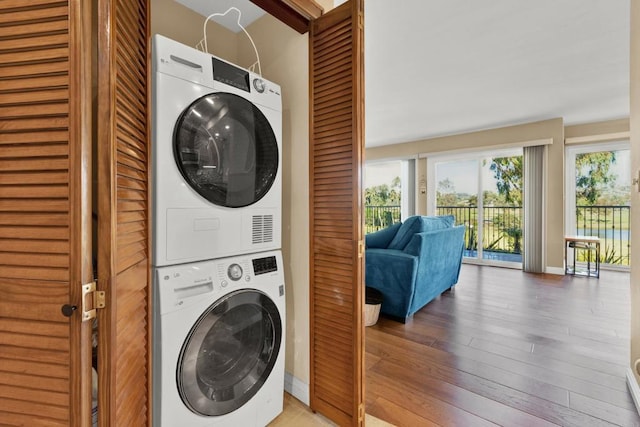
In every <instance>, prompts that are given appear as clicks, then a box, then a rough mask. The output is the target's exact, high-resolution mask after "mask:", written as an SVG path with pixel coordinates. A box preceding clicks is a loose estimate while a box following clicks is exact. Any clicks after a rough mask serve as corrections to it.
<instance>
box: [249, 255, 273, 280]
mask: <svg viewBox="0 0 640 427" xmlns="http://www.w3.org/2000/svg"><path fill="white" fill-rule="evenodd" d="M272 271H278V264H277V263H276V257H274V256H270V257H266V258H256V259H254V260H253V272H254V273H255V275H256V276H257V275H259V274H266V273H271V272H272Z"/></svg>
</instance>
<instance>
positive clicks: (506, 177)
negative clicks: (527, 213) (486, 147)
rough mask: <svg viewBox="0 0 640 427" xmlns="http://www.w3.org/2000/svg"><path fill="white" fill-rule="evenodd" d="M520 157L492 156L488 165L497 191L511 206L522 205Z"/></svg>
mask: <svg viewBox="0 0 640 427" xmlns="http://www.w3.org/2000/svg"><path fill="white" fill-rule="evenodd" d="M522 157H523V156H512V157H494V158H493V159H491V165H490V166H489V169H490V170H491V171H493V176H494V177H495V179H496V181H497V182H496V186H497V187H498V193H499V194H500V195H501V196H502V197H504V200H505V202H507V203H508V204H510V205H512V206H522Z"/></svg>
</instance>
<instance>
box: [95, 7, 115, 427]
mask: <svg viewBox="0 0 640 427" xmlns="http://www.w3.org/2000/svg"><path fill="white" fill-rule="evenodd" d="M113 3H114V2H112V1H111V0H98V114H97V122H98V123H96V125H97V128H98V131H97V135H98V186H99V191H98V195H97V197H98V277H97V287H98V289H99V290H104V291H105V292H106V304H107V307H108V309H106V310H101V311H100V312H99V313H98V324H99V327H100V329H99V334H98V378H99V381H100V382H99V385H98V387H99V389H98V408H100V409H99V411H98V425H101V426H107V425H111V424H110V420H112V419H115V409H114V402H115V400H116V398H115V396H114V393H115V383H116V378H115V375H116V370H115V369H112V366H111V365H110V363H111V352H110V349H109V346H110V343H112V342H114V341H115V334H116V328H115V325H114V323H115V319H114V315H115V313H114V312H113V310H112V308H113V304H114V301H113V299H114V296H113V295H112V293H111V292H110V291H109V290H110V289H111V288H112V283H113V277H112V272H113V271H115V233H116V226H115V221H116V215H115V212H116V198H115V169H116V165H115V164H114V162H115V160H114V159H115V158H116V150H115V147H114V145H113V144H112V143H111V141H112V139H113V134H112V128H111V126H110V123H112V122H113V120H114V112H113V109H112V108H111V105H112V103H113V102H114V98H115V94H114V92H115V87H114V84H113V81H114V79H115V76H114V70H113V67H112V66H111V64H112V63H113V55H114V54H113V51H112V49H113V40H112V37H113V33H112V32H111V30H112V25H111V23H112V19H113V18H112V16H113V8H114V7H115V6H114V4H113Z"/></svg>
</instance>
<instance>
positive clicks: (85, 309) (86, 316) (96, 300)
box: [82, 280, 106, 322]
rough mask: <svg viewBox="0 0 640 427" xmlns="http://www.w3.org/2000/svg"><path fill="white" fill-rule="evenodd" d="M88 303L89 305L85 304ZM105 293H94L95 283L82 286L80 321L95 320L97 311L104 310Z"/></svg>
mask: <svg viewBox="0 0 640 427" xmlns="http://www.w3.org/2000/svg"><path fill="white" fill-rule="evenodd" d="M87 301H88V302H89V303H90V305H89V304H88V303H87ZM105 305H106V303H105V293H104V291H96V281H95V280H94V281H93V282H91V283H87V284H84V285H82V321H83V322H85V321H87V320H91V319H95V318H96V313H97V309H99V308H104V307H105Z"/></svg>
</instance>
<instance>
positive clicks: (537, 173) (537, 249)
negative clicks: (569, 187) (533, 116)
mask: <svg viewBox="0 0 640 427" xmlns="http://www.w3.org/2000/svg"><path fill="white" fill-rule="evenodd" d="M544 150H545V146H544V145H537V146H532V147H524V158H523V162H524V165H523V166H524V170H523V174H524V177H523V178H524V203H523V207H524V230H523V237H524V250H523V252H524V254H523V262H522V269H523V270H524V271H527V272H531V273H543V272H544V256H543V254H544V251H543V244H544V228H543V225H544V223H543V212H544V211H543V203H544V197H543V196H544V194H543V190H544V176H543V173H544ZM558 185H562V183H558Z"/></svg>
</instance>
